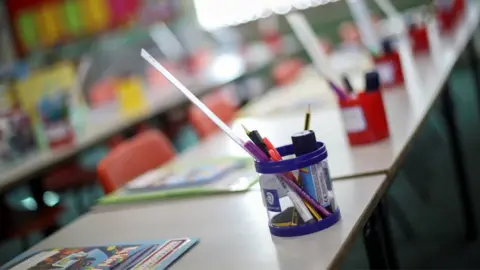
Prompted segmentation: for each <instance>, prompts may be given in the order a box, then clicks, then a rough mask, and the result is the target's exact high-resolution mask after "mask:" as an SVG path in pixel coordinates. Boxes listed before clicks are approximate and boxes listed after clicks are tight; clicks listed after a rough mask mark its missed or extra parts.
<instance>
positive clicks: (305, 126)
mask: <svg viewBox="0 0 480 270" xmlns="http://www.w3.org/2000/svg"><path fill="white" fill-rule="evenodd" d="M303 129H304V130H309V129H310V104H308V107H307V113H305V124H304V128H303Z"/></svg>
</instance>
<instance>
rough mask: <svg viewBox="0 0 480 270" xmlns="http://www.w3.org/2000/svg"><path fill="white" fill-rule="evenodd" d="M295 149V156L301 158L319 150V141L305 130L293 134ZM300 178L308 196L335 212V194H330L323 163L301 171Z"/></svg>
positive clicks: (312, 133)
mask: <svg viewBox="0 0 480 270" xmlns="http://www.w3.org/2000/svg"><path fill="white" fill-rule="evenodd" d="M292 142H293V148H294V152H295V155H296V156H297V157H298V156H301V155H304V154H308V153H311V152H313V151H315V150H317V139H316V137H315V133H314V132H313V131H311V130H304V131H302V132H298V133H295V134H293V136H292ZM299 178H300V182H301V183H302V187H303V189H304V190H305V191H306V192H307V194H308V195H310V196H311V197H313V198H314V199H316V200H317V202H318V203H320V205H321V206H322V207H324V208H326V209H327V210H328V211H330V212H333V211H334V209H332V204H331V200H332V199H333V194H332V195H330V194H329V192H328V187H327V181H328V179H326V178H327V177H326V175H325V174H324V173H323V167H322V163H318V164H314V165H311V166H308V167H305V168H302V169H300V170H299Z"/></svg>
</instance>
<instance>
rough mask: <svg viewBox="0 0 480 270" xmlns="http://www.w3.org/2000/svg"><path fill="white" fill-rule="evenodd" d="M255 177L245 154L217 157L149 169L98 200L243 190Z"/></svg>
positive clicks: (101, 201) (138, 199)
mask: <svg viewBox="0 0 480 270" xmlns="http://www.w3.org/2000/svg"><path fill="white" fill-rule="evenodd" d="M257 181H258V174H257V173H256V172H255V169H254V167H253V162H252V160H251V159H249V158H234V157H228V158H220V159H211V160H206V161H202V162H199V163H198V164H193V165H191V164H180V165H175V166H165V167H162V168H159V169H155V170H152V171H149V172H147V173H145V174H143V175H141V176H139V177H137V178H136V179H134V180H132V181H130V182H129V183H128V184H127V185H126V186H125V187H123V188H121V189H119V190H118V191H116V192H114V193H112V194H109V195H107V196H105V197H103V198H102V199H100V203H101V204H112V203H125V202H137V201H143V200H152V199H165V198H177V197H190V196H202V195H212V194H219V193H231V192H242V191H247V190H249V189H250V187H252V186H253V185H254V184H255V183H256V182H257Z"/></svg>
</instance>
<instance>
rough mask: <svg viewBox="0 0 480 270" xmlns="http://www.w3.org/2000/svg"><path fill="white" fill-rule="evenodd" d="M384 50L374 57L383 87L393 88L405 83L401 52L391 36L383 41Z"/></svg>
mask: <svg viewBox="0 0 480 270" xmlns="http://www.w3.org/2000/svg"><path fill="white" fill-rule="evenodd" d="M382 49H383V52H382V53H381V54H379V55H375V56H374V57H373V61H374V62H375V69H376V70H377V71H378V73H379V74H380V82H381V84H382V88H393V87H397V86H401V85H403V84H404V82H405V80H404V77H403V70H402V62H401V60H400V54H399V53H398V50H397V48H396V46H395V42H394V40H393V39H391V38H385V39H384V40H383V41H382Z"/></svg>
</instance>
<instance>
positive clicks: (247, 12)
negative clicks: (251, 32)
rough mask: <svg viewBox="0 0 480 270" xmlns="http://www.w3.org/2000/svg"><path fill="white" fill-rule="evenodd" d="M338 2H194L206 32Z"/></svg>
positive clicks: (231, 0) (251, 0)
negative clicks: (274, 14) (293, 10)
mask: <svg viewBox="0 0 480 270" xmlns="http://www.w3.org/2000/svg"><path fill="white" fill-rule="evenodd" d="M335 1H338V0H194V3H195V10H196V13H197V17H198V22H199V23H200V25H201V26H202V27H203V28H204V29H205V30H214V29H217V28H221V27H225V26H231V25H238V24H242V23H246V22H249V21H253V20H257V19H260V18H265V17H268V16H270V15H271V14H273V13H276V14H286V13H288V12H289V11H291V10H292V8H294V9H306V8H310V7H315V6H319V5H324V4H327V3H329V2H335Z"/></svg>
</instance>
